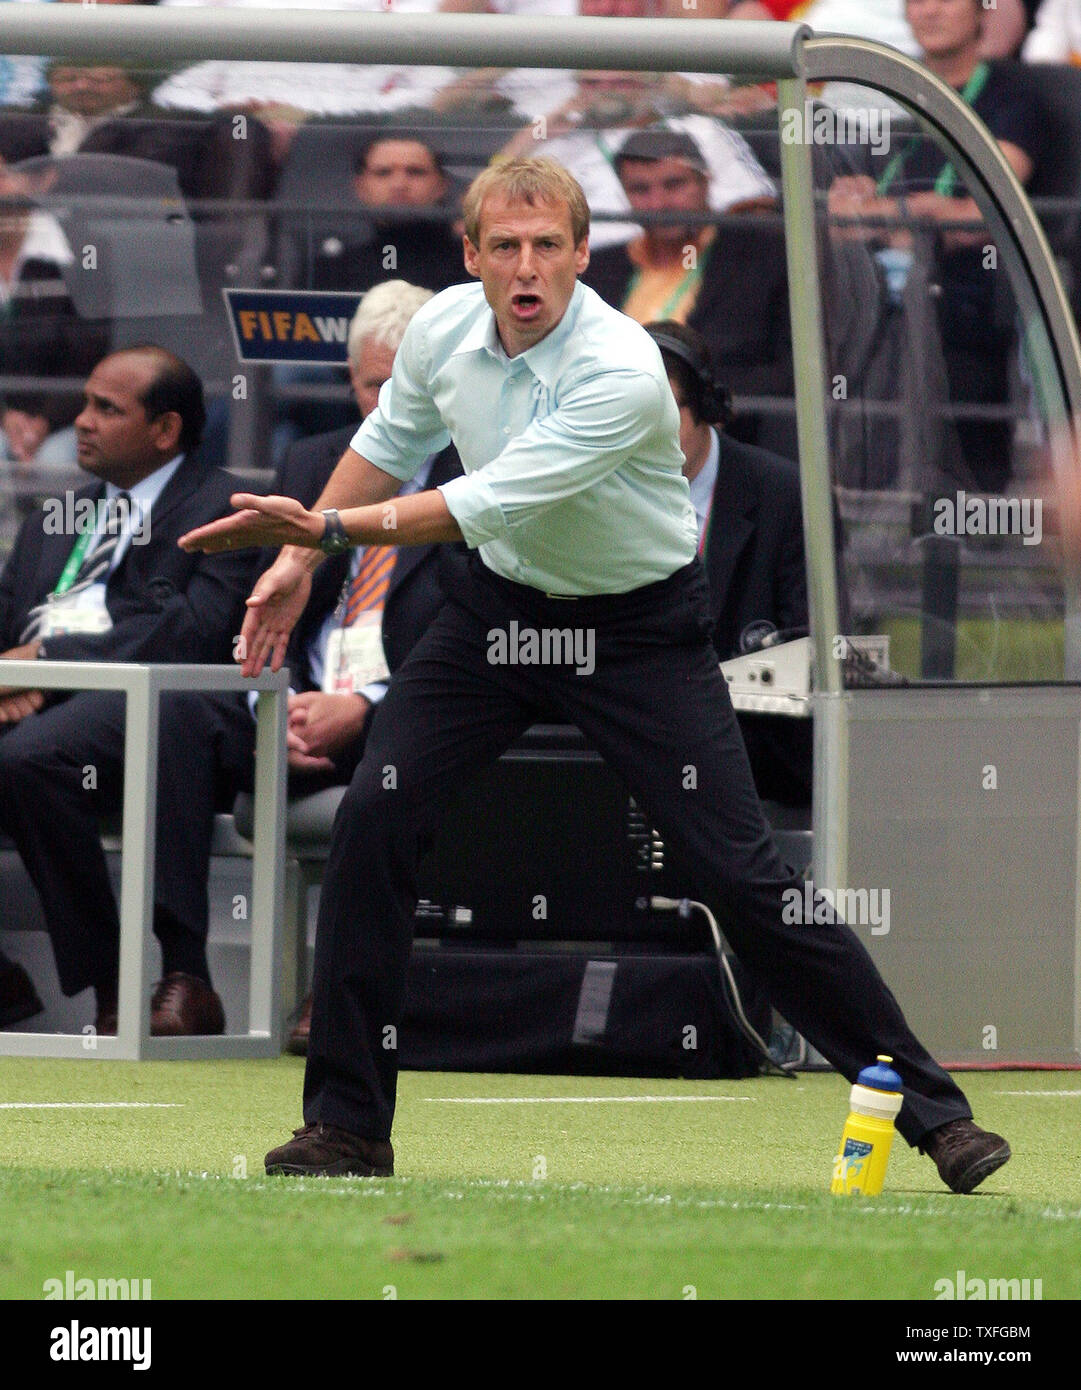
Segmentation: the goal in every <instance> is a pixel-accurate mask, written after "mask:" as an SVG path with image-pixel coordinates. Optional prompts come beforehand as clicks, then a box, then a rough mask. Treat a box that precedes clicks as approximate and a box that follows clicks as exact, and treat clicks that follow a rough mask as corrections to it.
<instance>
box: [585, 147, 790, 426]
mask: <svg viewBox="0 0 1081 1390" xmlns="http://www.w3.org/2000/svg"><path fill="white" fill-rule="evenodd" d="M615 172H616V175H617V177H618V178H619V182H620V185H621V187H622V189H623V192H624V194H625V195H626V198H627V202H628V204H629V205H630V207H632V208H633V209H634V211H635V212H641V213H672V214H674V213H686V214H690V215H691V216H692V217H693V218H694V219H697V220H696V221H693V222H687V223H684V222H654V223H651V224H650V225H648V226H646V227H645V229H644V230H642V231H640V233H639V235H638V236H637V237H636V238H635V239H634V240H633V241H631V242H629V243H628V244H627V245H626V246H610V247H607V248H606V249H605V250H602V251H598V252H596V253H594V255H593V256H592V257H591V260H590V264H589V267H588V269H587V270H586V271H585V273H584V274H583V276H582V279H583V280H584V282H585V283H586V284H587V285H589V286H590V287H591V288H592V289H595V290H596V291H597V293H598V294H600V296H601V297H602V298H603V299H605V300H607V302H608V303H609V304H611V305H612V306H613V307H614V308H617V309H621V310H622V311H623V313H625V314H628V315H629V316H630V317H631V318H633V319H634V320H636V322H638V323H649V322H651V321H653V320H655V319H662V318H663V319H669V320H676V321H677V322H679V323H686V324H689V325H690V326H691V327H692V328H694V329H696V330H697V331H698V332H699V333H700V334H701V335H702V336H703V338H704V339H705V342H706V345H707V350H708V351H709V354H710V356H711V358H712V360H713V363H714V365H715V367H716V370H717V373H718V375H719V376H720V377H721V379H722V380H723V381H724V383H725V385H726V386H727V387H729V389H730V390H732V391H734V392H736V394H738V395H751V396H754V395H766V396H786V397H788V396H791V395H792V393H793V389H794V383H793V375H792V343H791V334H790V331H789V324H788V279H787V275H786V270H785V250H784V229H783V227H782V226H781V224H780V220H779V219H778V221H777V223H776V225H763V224H762V223H761V222H760V221H757V220H756V221H751V220H746V221H741V220H738V219H736V220H729V219H725V218H721V219H720V220H718V222H717V223H716V224H715V225H709V224H703V222H702V221H701V219H702V218H703V217H705V216H706V215H708V213H709V211H710V196H709V194H710V175H709V169H708V167H707V165H706V162H705V160H704V159H703V158H702V153H701V151H700V149H699V148H698V146H697V145H696V143H695V142H694V141H693V140H692V139H691V137H690V136H689V135H686V134H684V133H683V132H682V131H675V130H663V129H654V130H643V131H638V132H636V133H635V134H633V135H631V136H630V137H629V138H628V139H627V140H626V141H625V143H624V144H623V146H622V147H621V149H620V150H619V153H618V154H617V155H616V157H615ZM751 306H753V309H752V307H751ZM730 431H731V433H732V434H733V435H734V436H735V437H737V438H740V439H743V440H746V441H748V442H757V441H758V440H759V439H761V438H763V437H764V434H763V421H762V420H760V419H759V418H758V417H756V416H748V415H744V416H743V417H742V418H740V419H737V421H736V422H735V423H734V424H733V425H732V426H731V427H730ZM765 437H768V438H769V439H770V442H771V443H772V444H773V445H774V447H778V448H780V447H781V446H782V445H783V451H784V452H787V453H794V449H795V438H794V434H793V431H792V428H791V425H790V423H789V417H788V416H787V415H786V416H785V417H784V418H783V420H778V421H771V422H770V429H769V432H768V436H765Z"/></svg>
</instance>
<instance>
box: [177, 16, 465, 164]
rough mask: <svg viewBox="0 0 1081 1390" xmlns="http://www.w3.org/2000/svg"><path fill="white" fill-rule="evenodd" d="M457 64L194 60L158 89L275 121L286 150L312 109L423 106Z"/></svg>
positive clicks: (278, 150) (180, 103) (278, 145)
mask: <svg viewBox="0 0 1081 1390" xmlns="http://www.w3.org/2000/svg"><path fill="white" fill-rule="evenodd" d="M161 2H162V5H163V7H164V6H169V5H200V4H212V5H217V6H221V7H228V8H241V9H251V10H260V9H282V8H284V9H290V10H298V9H312V10H350V11H358V12H361V13H385V12H386V11H388V10H393V11H396V12H398V13H407V14H426V13H429V12H431V11H433V10H435V9H436V6H437V0H161ZM454 77H455V72H454V69H453V68H443V67H406V66H397V65H393V64H362V63H238V62H233V61H228V62H219V61H209V62H204V63H196V64H194V65H193V66H192V67H190V68H184V69H183V70H182V71H180V72H178V73H176V74H175V75H174V76H172V77H170V78H169V79H168V80H167V81H165V82H163V83H162V85H161V86H160V87H158V88H157V90H156V91H155V93H154V101H155V102H156V103H157V104H158V105H159V106H163V107H170V108H171V107H180V108H182V109H187V110H193V111H204V112H208V111H230V112H236V111H242V112H246V113H249V114H251V115H254V116H257V117H258V118H259V119H260V120H261V121H262V122H263V123H264V124H266V125H267V126H269V127H270V128H271V129H272V132H273V135H274V148H275V156H276V158H277V160H278V162H279V163H280V162H281V161H282V160H284V158H285V156H286V154H287V153H288V149H289V143H290V140H291V137H292V134H293V132H294V131H295V130H296V127H297V126H298V125H300V124H302V123H303V122H304V121H306V120H308V119H309V118H310V117H312V116H353V115H358V114H360V113H361V112H364V113H378V114H389V113H392V112H397V111H404V110H414V109H426V108H428V106H429V105H430V103H431V101H432V98H433V96H434V95H435V93H436V92H438V91H439V90H440V89H441V88H443V87H445V86H446V85H447V84H448V83H450V82H452V81H453V80H454Z"/></svg>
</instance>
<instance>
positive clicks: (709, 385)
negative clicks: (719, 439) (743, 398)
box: [646, 327, 732, 426]
mask: <svg viewBox="0 0 1081 1390" xmlns="http://www.w3.org/2000/svg"><path fill="white" fill-rule="evenodd" d="M646 332H647V333H648V334H649V336H650V337H651V338H652V339H653V341H654V342H655V343H656V344H657V346H658V347H659V348H660V350H661V352H667V353H668V354H669V356H671V357H676V358H678V359H679V361H680V362H682V363H683V365H684V366H685V367H688V368H689V369H690V371H691V372H692V374H693V376H694V379H695V381H696V383H697V385H698V393H699V397H698V399H699V414H700V415H701V417H702V419H703V420H704V421H705V423H706V424H707V425H722V426H723V425H726V424H728V422H729V420H731V418H732V393H731V391H729V389H728V387H727V386H722V385H721V384H720V382H719V381H717V379H716V378H715V377H714V375H713V368H712V366H711V364H710V361H709V357H708V355H707V354H706V353H705V352H696V351H695V349H694V348H693V347H691V346H690V345H689V344H688V343H685V342H683V340H682V339H681V338H677V337H676V336H675V334H673V333H666V332H665V331H664V330H663V329H662V328H652V327H650V328H647V329H646Z"/></svg>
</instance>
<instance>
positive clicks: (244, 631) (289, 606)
mask: <svg viewBox="0 0 1081 1390" xmlns="http://www.w3.org/2000/svg"><path fill="white" fill-rule="evenodd" d="M311 591H312V575H311V570H310V569H309V567H308V566H307V565H306V564H305V563H304V560H303V557H300V556H297V554H296V552H295V551H290V550H283V551H282V553H281V554H280V555H279V556H278V558H277V559H276V560H275V561H274V563H273V564H272V565H271V567H270V568H269V569H268V570H267V571H266V572H265V573H264V574H261V575H260V576H259V578H258V580H257V581H256V584H255V588H254V589H253V590H252V591H251V596H250V597H249V598H248V599H247V605H248V611H247V613H246V614H245V615H244V623H243V626H242V627H241V629H240V640H239V643H238V644H237V652H236V657H237V660H238V661H239V662H240V663H241V666H240V670H241V673H242V674H243V675H245V676H257V675H258V674H259V673H260V671H262V669H263V667H264V666H265V665H266V664H267V661H268V660H269V662H270V669H271V670H272V671H280V670H281V666H282V662H283V661H284V660H285V654H286V651H287V650H288V647H289V635H290V633H291V632H292V631H293V628H294V627H296V625H297V622H298V621H299V619H300V615H301V614H302V613H303V612H304V607H305V605H306V604H307V602H308V597H309V595H310V594H311Z"/></svg>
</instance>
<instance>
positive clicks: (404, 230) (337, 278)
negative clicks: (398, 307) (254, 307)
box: [312, 221, 469, 294]
mask: <svg viewBox="0 0 1081 1390" xmlns="http://www.w3.org/2000/svg"><path fill="white" fill-rule="evenodd" d="M388 247H393V250H394V265H393V266H391V267H388V266H387V264H386V249H387V248H388ZM394 277H397V278H398V279H401V280H408V281H409V283H410V284H411V285H419V286H420V287H421V288H422V289H425V290H433V291H435V293H436V294H438V293H439V291H440V290H445V289H447V288H449V287H450V286H451V285H460V284H461V283H462V281H463V280H468V279H469V275H468V273H467V272H466V269H465V265H464V263H463V261H462V239H461V237H456V236H455V235H454V233H453V232H452V231H451V229H450V228H449V227H448V226H447V225H446V224H445V223H442V222H426V221H417V222H405V221H402V222H394V223H374V224H372V225H371V227H370V228H369V234H368V237H367V239H366V240H364V241H356V242H350V243H348V244H347V245H346V246H344V247H343V248H342V250H341V251H340V252H339V253H338V254H337V255H333V254H331V253H330V252H328V251H326V250H323V251H320V253H319V254H318V256H316V258H315V264H314V265H313V267H312V288H313V289H316V290H357V291H359V290H367V289H371V287H372V286H373V285H377V284H379V283H380V282H381V281H383V280H387V279H392V278H394Z"/></svg>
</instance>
